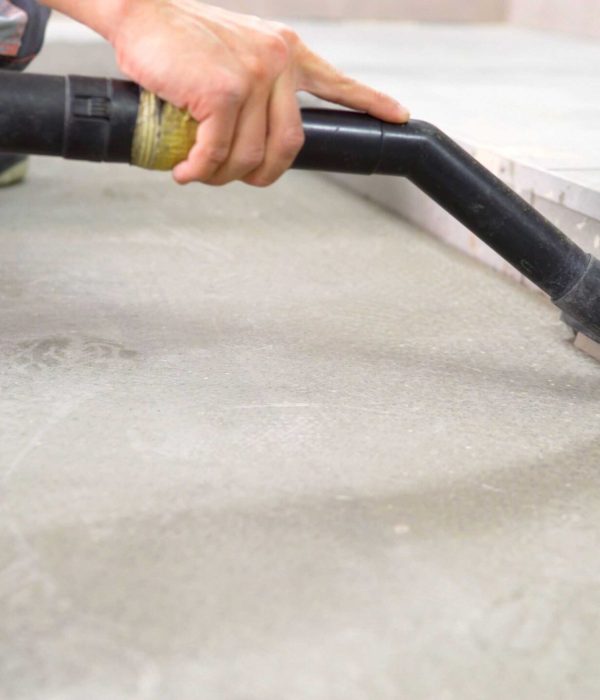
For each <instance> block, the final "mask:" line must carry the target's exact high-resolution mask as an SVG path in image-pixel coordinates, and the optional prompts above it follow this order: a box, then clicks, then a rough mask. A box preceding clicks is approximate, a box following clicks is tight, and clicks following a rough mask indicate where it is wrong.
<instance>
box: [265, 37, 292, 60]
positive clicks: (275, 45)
mask: <svg viewBox="0 0 600 700" xmlns="http://www.w3.org/2000/svg"><path fill="white" fill-rule="evenodd" d="M264 48H265V50H266V52H267V54H268V57H269V60H270V61H273V62H275V63H276V64H277V65H278V66H283V65H285V64H286V63H287V61H288V59H289V56H290V47H289V44H288V43H287V41H286V40H285V39H284V37H283V36H281V34H279V33H278V32H270V33H268V34H267V35H266V36H265V40H264Z"/></svg>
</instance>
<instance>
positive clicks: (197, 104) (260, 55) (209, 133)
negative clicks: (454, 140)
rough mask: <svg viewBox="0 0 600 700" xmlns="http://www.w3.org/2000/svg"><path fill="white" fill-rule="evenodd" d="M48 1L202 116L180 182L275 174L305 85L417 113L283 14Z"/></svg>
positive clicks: (140, 75) (341, 99)
mask: <svg viewBox="0 0 600 700" xmlns="http://www.w3.org/2000/svg"><path fill="white" fill-rule="evenodd" d="M46 2H47V3H48V4H51V5H54V6H55V7H58V9H62V10H63V11H67V12H68V13H69V14H72V16H74V17H76V18H77V19H80V20H81V21H83V22H85V23H87V24H89V25H90V26H92V27H93V28H95V29H97V30H98V31H100V33H102V34H104V36H105V37H106V38H107V39H108V40H109V41H110V42H111V43H112V44H113V46H114V48H115V51H116V56H117V60H118V63H119V66H120V68H121V69H122V71H123V72H124V73H125V74H127V75H128V76H129V77H130V78H132V79H133V80H135V81H136V82H137V83H139V84H140V85H142V87H144V88H145V89H147V90H149V91H151V92H153V93H155V94H157V95H158V96H159V97H161V98H162V99H163V100H165V101H167V102H170V103H172V104H174V105H175V106H176V107H179V108H182V109H185V110H187V111H188V112H189V113H190V114H191V116H192V117H193V118H194V119H195V120H196V121H198V123H199V127H198V131H197V138H196V143H195V145H194V147H193V148H192V149H191V151H190V153H189V155H188V157H187V159H186V160H185V161H184V162H182V163H179V164H178V165H177V166H176V167H175V169H174V171H173V174H174V177H175V180H176V181H177V182H179V183H182V184H184V183H189V182H192V181H194V180H197V181H200V182H204V183H207V184H211V185H224V184H226V183H228V182H231V181H233V180H243V181H244V182H246V183H248V184H250V185H256V186H267V185H270V184H272V183H273V182H275V181H276V180H277V179H278V178H279V177H280V176H281V175H282V174H283V173H284V172H285V171H286V170H287V169H288V168H289V167H290V165H291V164H292V163H293V161H294V159H295V158H296V156H297V154H298V152H299V151H300V149H301V147H302V145H303V141H304V132H303V128H302V120H301V114H300V109H299V105H298V100H297V97H296V92H297V91H299V90H305V91H307V92H309V93H312V94H313V95H316V96H318V97H321V98H323V99H325V100H329V101H331V102H335V103H337V104H340V105H344V106H346V107H349V108H351V109H355V110H360V111H364V112H368V113H369V114H371V115H372V116H373V117H377V118H379V119H382V120H384V121H390V122H404V121H406V120H407V119H408V117H409V115H408V112H407V110H406V109H405V108H404V107H402V106H401V105H399V104H398V103H397V102H396V101H395V100H394V99H392V98H391V97H389V96H387V95H385V94H382V93H380V92H378V91H376V90H374V89H372V88H370V87H368V86H366V85H363V84H361V83H359V82H357V81H355V80H352V79H351V78H349V77H347V76H345V75H343V74H342V73H340V72H339V71H338V70H337V69H336V68H334V67H333V66H331V65H330V64H328V63H327V62H326V61H324V60H323V59H322V58H321V57H319V56H318V55H317V54H315V53H314V52H312V51H311V50H310V49H309V48H308V47H307V46H306V45H305V44H304V43H303V42H302V40H301V39H300V37H299V36H298V35H297V34H296V32H294V31H293V30H292V29H290V28H289V27H287V26H285V25H283V24H279V23H276V22H270V21H266V20H262V19H260V18H258V17H253V16H249V15H243V14H238V13H234V12H229V11H227V10H223V9H221V8H218V7H215V6H212V5H208V4H205V3H202V2H198V1H197V0H95V1H94V2H92V0H88V2H86V3H81V2H77V1H76V0H46ZM94 7H95V8H97V11H96V15H94Z"/></svg>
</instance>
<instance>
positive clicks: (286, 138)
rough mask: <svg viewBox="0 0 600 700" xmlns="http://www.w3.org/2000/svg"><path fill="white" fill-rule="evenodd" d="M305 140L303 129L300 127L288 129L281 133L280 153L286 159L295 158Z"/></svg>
mask: <svg viewBox="0 0 600 700" xmlns="http://www.w3.org/2000/svg"><path fill="white" fill-rule="evenodd" d="M305 140H306V137H305V135H304V130H303V129H302V128H301V127H298V128H295V129H289V130H288V131H286V132H285V133H284V134H283V135H282V137H281V141H280V143H279V151H280V153H281V155H282V156H283V157H284V158H286V159H288V158H295V157H296V156H297V155H298V153H299V152H300V150H301V149H302V146H304V142H305Z"/></svg>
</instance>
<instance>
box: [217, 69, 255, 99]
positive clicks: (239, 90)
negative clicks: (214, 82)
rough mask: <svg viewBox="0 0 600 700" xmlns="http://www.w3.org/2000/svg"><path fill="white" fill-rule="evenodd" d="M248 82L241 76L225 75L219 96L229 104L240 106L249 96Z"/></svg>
mask: <svg viewBox="0 0 600 700" xmlns="http://www.w3.org/2000/svg"><path fill="white" fill-rule="evenodd" d="M248 87H249V86H248V81H247V80H246V79H245V78H244V77H242V76H241V75H225V76H222V77H221V79H220V81H219V89H218V94H219V97H220V99H221V101H223V102H225V103H227V104H240V103H241V102H243V101H244V99H245V97H246V95H247V94H248Z"/></svg>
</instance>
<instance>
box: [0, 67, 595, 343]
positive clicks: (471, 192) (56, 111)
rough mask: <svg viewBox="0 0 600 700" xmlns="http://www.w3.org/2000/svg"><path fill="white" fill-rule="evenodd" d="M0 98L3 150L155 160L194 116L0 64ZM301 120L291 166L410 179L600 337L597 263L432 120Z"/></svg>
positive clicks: (119, 91)
mask: <svg viewBox="0 0 600 700" xmlns="http://www.w3.org/2000/svg"><path fill="white" fill-rule="evenodd" d="M0 105H2V109H1V110H0V151H6V152H11V153H31V154H40V155H54V156H62V157H64V158H72V159H79V160H91V161H110V162H123V163H131V164H133V165H137V166H140V167H144V168H150V169H155V170H169V169H171V168H172V167H173V166H174V165H176V164H177V163H178V162H180V161H181V160H183V159H184V158H185V157H186V155H187V153H188V152H189V149H190V148H191V146H192V144H193V143H194V138H195V133H196V126H197V125H196V123H195V122H194V120H193V119H191V117H190V116H189V115H188V114H186V113H185V112H183V111H181V110H179V109H177V108H175V107H173V106H172V105H169V104H167V103H165V102H163V101H162V100H160V99H159V98H157V97H156V96H155V95H152V94H151V93H148V92H146V91H144V90H142V89H141V88H140V87H139V86H137V85H135V84H134V83H131V82H128V81H123V80H111V79H104V78H87V77H79V76H69V77H62V76H47V75H34V74H19V73H12V72H7V71H2V75H1V77H0ZM303 123H304V130H305V134H306V141H305V145H304V147H303V149H302V151H301V152H300V154H299V156H298V158H297V159H296V162H295V163H294V165H293V167H294V168H298V169H309V170H321V171H329V172H341V173H355V174H368V175H370V174H377V173H378V174H382V175H399V176H404V177H407V178H408V179H409V180H411V181H412V182H414V184H415V185H417V186H418V187H419V188H420V189H422V190H423V191H424V192H425V193H427V194H428V195H429V196H430V197H431V198H432V199H433V200H435V201H436V202H437V203H438V204H439V205H441V206H442V207H443V208H444V209H446V211H448V212H449V213H450V214H452V215H453V216H454V217H455V218H456V219H458V220H459V221H460V222H462V223H463V224H464V225H465V226H466V227H467V228H468V229H469V230H471V231H472V232H473V233H474V234H475V235H477V236H478V237H479V238H480V239H481V240H482V241H484V242H485V243H487V244H488V245H489V246H490V247H491V248H493V249H494V250H495V251H496V252H497V253H499V254H500V255H501V256H502V257H503V258H504V259H505V260H507V261H508V262H509V263H510V264H511V265H513V266H514V267H515V268H516V269H517V270H518V271H519V272H521V273H522V274H523V275H524V276H525V277H527V278H528V279H529V280H531V281H532V282H533V283H534V284H536V285H537V286H538V287H540V288H541V289H542V290H543V291H545V292H546V293H547V294H548V295H549V296H550V297H551V298H552V300H553V301H554V302H555V304H556V305H557V306H559V308H561V309H562V310H563V312H564V313H565V314H566V316H567V318H568V319H569V321H570V322H571V323H572V325H575V326H576V327H578V328H579V329H583V330H584V332H585V333H586V334H587V335H589V336H590V337H591V338H592V339H594V340H596V341H600V262H599V261H598V260H596V259H595V258H593V257H591V256H590V255H588V254H586V253H585V252H584V251H583V250H581V248H579V247H578V246H577V245H576V244H575V243H574V242H573V241H571V240H570V239H569V238H567V237H566V236H565V235H564V234H562V233H561V232H560V231H559V230H558V229H557V228H556V227H555V226H553V225H552V224H551V223H550V222H549V221H548V220H547V219H545V218H544V217H543V216H542V215H541V214H539V212H537V211H536V210H535V209H534V208H533V207H531V206H530V205H529V204H528V203H527V202H525V200H523V199H522V198H521V197H519V196H518V195H517V194H516V193H515V192H513V191H512V190H511V189H510V188H509V187H507V186H506V185H505V184H504V183H503V182H502V181H501V180H499V179H498V178H497V177H496V176H494V175H493V174H492V173H491V172H489V171H488V170H486V168H484V167H483V166H482V165H481V164H480V163H479V162H478V161H476V160H475V159H474V158H473V157H472V156H471V155H469V154H468V153H467V152H466V151H465V150H464V149H462V148H461V147H460V146H459V145H458V144H456V143H455V142H454V141H452V140H451V139H450V138H449V137H448V136H446V135H445V134H444V133H442V132H441V131H440V130H439V129H437V128H436V127H435V126H433V125H432V124H429V123H427V122H422V121H418V120H412V121H410V122H409V123H408V124H403V125H397V124H387V123H384V122H380V121H378V120H376V119H373V118H371V117H369V116H367V115H364V114H359V113H355V112H346V111H339V110H323V109H306V110H303Z"/></svg>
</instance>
